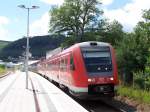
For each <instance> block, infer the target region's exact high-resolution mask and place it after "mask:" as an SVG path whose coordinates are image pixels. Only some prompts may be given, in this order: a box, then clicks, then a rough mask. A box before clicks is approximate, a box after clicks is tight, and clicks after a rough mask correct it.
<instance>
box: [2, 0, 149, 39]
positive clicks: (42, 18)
mask: <svg viewBox="0 0 150 112" xmlns="http://www.w3.org/2000/svg"><path fill="white" fill-rule="evenodd" d="M63 1H64V0H2V1H1V4H0V40H6V41H15V40H18V39H20V38H22V37H24V36H26V34H27V10H26V9H22V8H19V7H18V5H22V4H23V5H25V6H26V7H32V6H33V5H36V6H39V7H40V8H38V9H32V10H30V25H29V28H30V30H29V31H30V34H29V35H30V36H38V35H47V34H48V27H49V19H50V16H49V13H48V12H49V10H50V9H51V7H52V6H53V5H61V4H62V3H63ZM101 2H102V3H103V4H102V6H101V7H102V9H103V10H104V15H103V16H104V17H105V18H108V19H109V20H110V21H113V20H117V21H119V22H120V23H121V24H122V25H123V30H124V31H126V32H131V31H133V28H134V27H135V26H136V24H137V23H138V22H139V21H141V20H142V10H144V9H149V8H150V0H101Z"/></svg>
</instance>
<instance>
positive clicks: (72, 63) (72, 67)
mask: <svg viewBox="0 0 150 112" xmlns="http://www.w3.org/2000/svg"><path fill="white" fill-rule="evenodd" d="M70 70H75V66H74V61H73V56H72V55H71V57H70Z"/></svg>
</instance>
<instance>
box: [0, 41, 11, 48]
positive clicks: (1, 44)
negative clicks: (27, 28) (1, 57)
mask: <svg viewBox="0 0 150 112" xmlns="http://www.w3.org/2000/svg"><path fill="white" fill-rule="evenodd" d="M9 43H10V42H9V41H2V40H0V50H1V49H2V48H4V47H5V46H6V45H8V44H9Z"/></svg>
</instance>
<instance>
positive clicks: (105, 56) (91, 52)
mask: <svg viewBox="0 0 150 112" xmlns="http://www.w3.org/2000/svg"><path fill="white" fill-rule="evenodd" d="M81 50H82V55H83V58H84V62H85V66H86V69H87V72H89V73H100V72H103V73H104V72H107V73H108V72H111V71H112V60H111V53H110V49H109V47H98V48H81Z"/></svg>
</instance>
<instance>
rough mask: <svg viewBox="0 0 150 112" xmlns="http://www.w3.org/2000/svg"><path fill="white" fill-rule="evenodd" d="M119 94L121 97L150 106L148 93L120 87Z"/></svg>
mask: <svg viewBox="0 0 150 112" xmlns="http://www.w3.org/2000/svg"><path fill="white" fill-rule="evenodd" d="M118 94H119V95H120V96H124V97H128V98H130V99H134V100H137V101H139V102H140V103H146V104H150V92H148V91H144V90H140V89H134V88H132V87H126V86H120V87H119V88H118Z"/></svg>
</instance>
